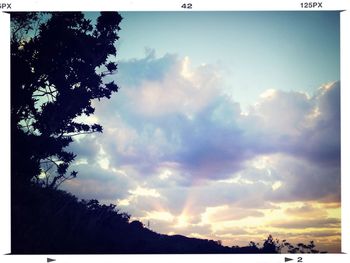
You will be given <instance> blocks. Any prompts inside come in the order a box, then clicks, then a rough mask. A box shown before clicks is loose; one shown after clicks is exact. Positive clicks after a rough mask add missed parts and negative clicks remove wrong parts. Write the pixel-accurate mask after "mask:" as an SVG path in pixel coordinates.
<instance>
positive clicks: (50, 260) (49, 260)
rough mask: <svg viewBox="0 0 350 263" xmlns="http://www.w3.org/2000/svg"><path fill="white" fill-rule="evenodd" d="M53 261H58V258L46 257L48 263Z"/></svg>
mask: <svg viewBox="0 0 350 263" xmlns="http://www.w3.org/2000/svg"><path fill="white" fill-rule="evenodd" d="M52 261H56V259H52V258H47V259H46V262H47V263H49V262H52Z"/></svg>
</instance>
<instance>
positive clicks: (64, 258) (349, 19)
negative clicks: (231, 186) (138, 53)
mask: <svg viewBox="0 0 350 263" xmlns="http://www.w3.org/2000/svg"><path fill="white" fill-rule="evenodd" d="M303 2H322V3H323V8H322V9H317V8H316V9H302V8H301V6H300V3H303ZM3 3H11V7H12V9H11V10H6V9H1V10H0V11H97V10H98V11H112V10H116V11H187V12H193V11H221V10H232V11H233V10H235V11H248V10H250V11H277V10H278V11H287V10H290V11H318V10H319V11H326V10H339V11H341V10H345V11H343V12H341V15H340V16H341V154H342V162H341V173H342V175H341V183H342V187H341V195H342V202H341V205H342V207H341V209H342V217H341V220H342V231H341V234H342V252H343V253H342V254H322V255H319V254H318V255H316V254H313V255H307V254H301V255H299V254H294V255H293V254H279V255H263V254H259V255H250V254H247V255H240V254H239V255H213V254H210V255H105V256H97V255H57V256H56V255H31V256H25V255H23V256H17V255H5V254H7V253H10V251H11V250H10V239H9V236H10V208H11V207H10V129H9V127H10V89H9V87H10V67H9V64H10V43H9V37H10V21H9V14H6V13H3V12H1V13H0V36H1V41H0V65H1V66H2V67H1V78H0V87H2V94H1V96H0V107H1V110H0V120H1V123H6V124H7V125H8V126H5V128H2V129H0V132H1V133H0V145H1V149H2V150H1V158H0V160H1V162H0V167H1V169H2V171H3V174H2V175H1V176H0V187H1V188H0V190H1V191H0V195H1V196H0V205H1V206H0V207H1V208H2V210H3V211H9V213H8V214H3V215H2V216H1V217H0V218H1V219H0V233H1V234H0V258H1V259H0V260H1V262H19V261H21V262H46V257H50V258H53V259H56V261H57V262H59V263H61V262H62V263H63V262H71V261H79V262H82V261H84V262H96V261H100V260H103V261H104V262H115V261H116V260H122V261H131V262H140V261H142V262H152V263H158V262H159V263H160V262H161V263H163V262H164V261H167V262H168V263H173V262H174V263H175V262H179V261H180V262H181V261H186V262H187V261H194V260H195V261H204V262H213V261H215V262H232V261H237V262H241V261H244V262H284V258H285V257H288V258H292V259H293V260H294V261H291V262H297V257H299V256H301V257H303V262H329V261H332V262H349V260H350V256H349V254H348V253H349V252H350V209H349V208H350V206H349V205H350V198H349V192H350V191H349V187H350V185H349V181H350V179H349V177H348V176H349V171H350V169H349V167H350V165H349V162H347V159H346V158H349V156H350V148H349V146H350V138H349V134H350V128H349V117H348V116H347V113H348V112H350V108H349V107H350V106H349V105H350V104H349V102H348V100H349V99H348V98H350V90H349V88H350V85H349V84H350V81H349V77H348V76H349V73H348V71H349V69H350V54H349V53H350V52H349V47H350V40H349V33H350V30H349V26H350V10H349V9H350V8H349V7H350V2H349V1H347V0H339V1H335V0H333V1H331V0H328V1H322V0H320V1H319V0H318V1H316V0H315V1H300V0H299V1H297V0H283V1H279V0H265V1H254V0H246V1H244V2H243V1H239V2H238V1H235V2H233V1H227V0H215V1H213V2H210V1H203V0H188V1H187V0H167V1H162V0H147V1H145V0H124V1H118V0H117V1H116V0H115V1H110V0H99V1H96V0H85V1H84V0H82V1H77V0H74V1H55V0H46V1H45V0H40V1H39V0H17V1H16V0H13V1H3ZM183 3H192V5H193V9H190V10H186V9H183V8H181V5H182V4H183ZM0 5H1V3H0ZM6 36H8V37H6ZM141 257H142V258H141Z"/></svg>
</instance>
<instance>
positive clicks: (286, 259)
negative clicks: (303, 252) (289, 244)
mask: <svg viewBox="0 0 350 263" xmlns="http://www.w3.org/2000/svg"><path fill="white" fill-rule="evenodd" d="M291 260H293V259H292V258H286V257H285V258H284V262H288V261H291Z"/></svg>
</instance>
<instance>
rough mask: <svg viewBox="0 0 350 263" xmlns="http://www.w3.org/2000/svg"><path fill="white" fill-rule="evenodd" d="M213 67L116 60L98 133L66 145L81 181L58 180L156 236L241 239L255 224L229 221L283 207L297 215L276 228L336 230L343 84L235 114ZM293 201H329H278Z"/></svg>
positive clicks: (99, 109) (264, 99) (270, 94)
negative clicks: (114, 87) (114, 88)
mask: <svg viewBox="0 0 350 263" xmlns="http://www.w3.org/2000/svg"><path fill="white" fill-rule="evenodd" d="M220 70H221V69H220V68H219V67H216V66H213V65H200V66H191V63H190V59H189V58H186V57H184V58H180V57H178V56H176V55H169V54H167V55H165V56H163V57H159V58H156V56H155V54H154V53H152V52H150V53H149V54H148V55H147V56H146V57H145V58H143V59H134V60H129V61H121V62H120V63H119V73H118V74H117V76H111V78H113V79H116V80H117V81H118V83H119V85H120V87H121V89H120V91H119V92H118V93H117V94H116V95H115V96H113V97H112V98H111V99H110V100H108V101H104V102H102V103H96V104H95V107H96V113H95V116H96V118H97V119H98V121H99V122H100V123H101V124H102V126H103V127H104V131H103V134H95V135H94V136H85V137H81V138H79V140H76V141H75V142H74V143H73V144H71V146H70V150H72V151H73V152H75V153H77V154H78V157H77V163H76V164H75V167H72V168H74V169H76V170H78V171H79V176H78V178H77V179H76V180H73V181H71V182H69V183H67V184H66V185H65V186H64V187H65V188H66V189H68V190H69V191H71V192H73V193H75V194H77V195H78V196H79V197H83V198H96V199H102V200H105V201H106V202H107V201H111V202H114V203H117V204H118V205H119V206H120V207H121V208H122V209H123V211H126V212H128V213H130V214H131V215H133V216H134V217H135V218H138V219H140V220H143V223H145V224H146V223H147V220H150V221H151V228H153V229H154V230H156V231H159V232H162V233H170V232H172V233H182V234H188V235H192V236H196V235H197V236H200V235H203V236H207V237H209V236H213V237H215V238H218V237H221V238H222V239H223V240H224V239H225V240H228V239H231V241H232V240H235V237H234V236H232V235H233V233H236V234H237V235H246V236H247V237H246V238H247V240H248V239H249V238H250V236H249V235H250V234H251V235H255V234H256V233H258V232H257V231H258V230H257V229H248V228H247V229H244V231H239V230H237V229H236V228H237V227H236V226H235V225H234V224H233V223H232V222H236V221H239V220H241V221H240V222H247V220H248V221H249V222H255V223H256V222H258V221H259V220H260V219H261V220H262V221H264V220H265V221H266V218H268V217H269V215H274V214H278V213H282V212H284V213H285V214H284V216H291V217H293V218H294V219H293V220H290V221H283V222H280V221H279V222H272V226H273V227H275V228H287V229H302V228H303V227H306V228H307V227H312V226H314V227H315V228H323V227H324V228H330V229H334V230H335V229H337V227H339V222H338V221H337V220H338V219H329V218H328V219H327V218H326V215H325V212H324V211H325V210H324V209H326V205H327V204H329V205H330V206H334V205H337V204H339V202H340V112H339V101H340V83H339V82H335V83H330V84H325V85H324V86H322V87H320V88H319V89H318V90H317V91H316V92H315V94H313V95H309V94H306V93H303V92H295V91H290V92H284V91H281V90H268V91H266V92H264V93H263V94H262V96H261V97H260V98H259V100H258V101H257V102H256V104H254V105H252V106H251V107H250V109H249V110H248V111H246V112H242V110H241V108H240V104H239V102H237V101H235V99H234V97H230V96H227V95H225V94H224V93H223V92H222V89H221V87H222V83H223V82H222V79H221V72H220ZM294 201H301V202H305V201H315V202H316V201H317V202H320V203H323V204H324V205H325V206H324V207H323V206H322V208H321V209H318V208H317V207H315V206H312V205H304V206H299V207H294V208H290V207H289V208H288V209H285V210H283V209H282V208H281V207H280V206H279V205H280V204H281V203H283V202H294ZM322 209H323V210H322ZM268 211H272V212H271V213H269V212H268ZM308 217H317V218H319V219H315V220H309V219H308ZM203 218H206V221H205V220H204V221H203ZM257 219H259V220H258V221H254V220H257ZM271 220H272V219H271ZM265 221H264V222H265ZM224 222H226V223H227V222H229V223H227V224H225V226H224V225H222V224H223V223H224ZM244 224H246V223H244ZM220 225H221V226H222V229H220V227H216V228H215V227H214V226H220ZM214 230H215V231H214ZM220 231H221V232H220ZM223 231H231V232H230V233H231V236H230V237H229V236H227V235H226V236H225V234H224V233H223ZM235 231H236V232H235ZM263 231H265V232H266V231H268V230H266V229H263ZM214 232H215V233H214ZM246 232H247V233H246ZM265 232H264V233H265ZM311 232H312V231H311ZM214 234H215V235H214Z"/></svg>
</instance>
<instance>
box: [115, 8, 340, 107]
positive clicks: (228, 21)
mask: <svg viewBox="0 0 350 263" xmlns="http://www.w3.org/2000/svg"><path fill="white" fill-rule="evenodd" d="M122 16H123V17H124V20H123V22H122V24H121V27H122V29H123V28H125V30H122V31H121V32H120V41H119V44H118V46H119V56H118V57H119V59H120V60H123V59H131V58H137V57H138V58H141V57H144V54H145V49H146V48H149V49H154V50H155V52H156V56H158V57H161V56H163V55H165V54H167V53H172V54H178V55H180V56H189V57H190V59H191V62H192V63H193V64H194V65H200V64H202V63H207V64H218V65H220V66H222V67H224V68H225V74H226V76H225V77H226V80H227V85H228V87H227V92H228V93H230V94H232V95H233V96H234V97H235V98H236V99H237V100H239V101H240V102H241V104H244V106H247V105H248V104H249V103H252V102H254V101H255V100H256V98H257V97H258V95H259V94H260V93H261V92H263V91H264V90H265V89H269V88H277V89H282V90H285V91H290V90H298V91H307V92H309V93H311V94H312V93H313V92H314V89H315V87H318V86H320V85H322V84H323V83H325V82H328V81H329V80H338V79H339V63H340V62H339V58H340V56H339V50H340V48H339V46H340V45H339V16H338V12H192V13H187V12H125V13H122ZM252 76H254V78H252ZM236 87H240V88H239V89H238V88H236ZM242 90H244V91H243V92H242Z"/></svg>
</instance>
